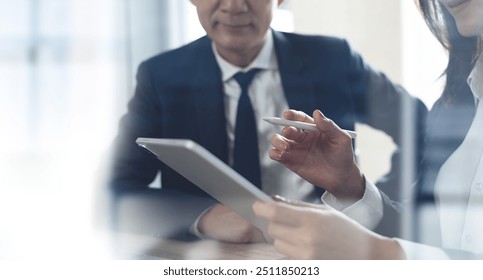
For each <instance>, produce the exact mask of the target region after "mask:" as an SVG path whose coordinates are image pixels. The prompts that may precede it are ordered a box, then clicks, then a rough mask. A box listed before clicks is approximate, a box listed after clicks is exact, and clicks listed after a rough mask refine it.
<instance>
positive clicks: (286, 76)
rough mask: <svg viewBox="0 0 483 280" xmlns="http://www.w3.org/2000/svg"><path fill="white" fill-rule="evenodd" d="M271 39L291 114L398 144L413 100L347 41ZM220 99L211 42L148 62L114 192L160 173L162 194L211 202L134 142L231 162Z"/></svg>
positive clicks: (126, 127)
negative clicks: (318, 115) (192, 144)
mask: <svg viewBox="0 0 483 280" xmlns="http://www.w3.org/2000/svg"><path fill="white" fill-rule="evenodd" d="M272 34H273V38H274V46H275V50H276V54H277V59H278V64H279V69H280V75H281V80H282V86H283V90H284V93H285V96H286V99H287V101H288V104H289V107H290V108H293V109H297V110H301V111H304V112H306V113H307V114H309V115H311V114H312V112H313V111H314V110H315V109H320V110H322V112H324V114H325V115H326V116H328V117H329V118H331V119H333V120H334V121H335V122H336V123H337V124H338V125H339V126H340V127H343V128H345V129H354V125H355V123H356V122H360V123H366V124H368V125H370V126H372V127H374V128H376V129H380V130H382V131H384V132H386V133H387V134H388V135H389V136H391V137H392V138H393V140H394V142H395V143H399V128H400V126H399V123H400V111H401V110H400V104H401V99H402V98H410V97H409V95H407V93H406V92H405V91H404V90H403V89H402V88H401V87H399V86H397V85H395V84H393V83H391V82H390V81H389V80H388V79H387V78H386V77H385V76H384V75H383V74H381V73H379V72H376V71H374V70H373V69H371V68H370V67H369V66H368V65H367V64H365V63H364V61H363V60H362V58H361V57H360V56H359V55H358V54H357V53H355V52H354V51H352V50H351V49H350V47H349V45H348V44H347V42H346V41H345V40H341V39H338V38H332V37H323V36H307V35H298V34H292V33H281V32H276V31H273V32H272ZM223 95H224V94H223V85H222V81H221V72H220V68H219V67H218V65H217V62H216V59H215V56H214V54H213V51H212V47H211V40H210V39H209V38H208V37H202V38H200V39H198V40H196V41H194V42H192V43H190V44H188V45H185V46H183V47H181V48H178V49H175V50H172V51H168V52H165V53H162V54H160V55H158V56H155V57H153V58H151V59H149V60H147V61H145V62H143V63H142V64H141V65H140V67H139V70H138V74H137V87H136V92H135V95H134V97H133V98H132V100H131V101H130V102H129V106H128V112H127V114H126V115H125V116H123V118H122V119H121V121H120V126H119V134H118V136H117V137H116V139H115V152H114V156H113V165H112V173H111V177H110V186H111V188H112V190H114V191H115V192H116V193H124V192H132V191H135V190H145V189H146V186H147V185H148V184H149V183H150V182H151V181H152V180H153V179H154V177H155V175H156V174H157V172H158V171H161V173H162V190H161V191H159V192H158V193H162V192H163V191H171V192H176V193H179V195H181V194H189V195H196V196H206V194H205V193H204V192H203V191H201V190H200V189H199V188H197V187H196V186H193V185H192V184H191V183H189V182H188V181H187V180H185V179H184V178H182V177H181V176H179V175H178V174H177V173H175V172H174V171H173V170H171V169H169V168H167V167H166V166H164V165H163V164H162V163H161V162H159V161H158V160H157V159H155V158H154V157H153V156H151V155H150V154H149V153H147V152H146V151H145V150H143V149H141V148H139V147H138V146H137V145H136V144H135V140H136V138H137V137H158V138H188V139H192V140H194V141H196V142H198V143H200V144H201V145H202V146H204V147H205V148H207V149H208V150H209V151H210V152H212V153H213V154H214V155H216V156H217V157H218V158H220V159H222V160H223V161H225V162H227V159H228V156H227V151H228V146H227V145H228V144H227V135H226V126H225V114H224V103H223ZM417 104H418V105H417V107H418V112H421V114H424V113H425V110H426V109H425V107H424V106H423V105H422V104H421V103H420V102H417ZM267 141H269V140H268V139H267ZM389 177H390V176H389ZM386 179H387V178H386ZM386 181H390V180H386ZM393 187H394V186H393ZM193 212H196V211H193ZM198 214H199V212H198V213H195V215H194V217H195V216H196V215H198Z"/></svg>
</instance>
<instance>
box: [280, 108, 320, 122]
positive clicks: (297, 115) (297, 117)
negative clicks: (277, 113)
mask: <svg viewBox="0 0 483 280" xmlns="http://www.w3.org/2000/svg"><path fill="white" fill-rule="evenodd" d="M283 117H284V118H285V119H287V120H292V121H299V122H308V123H314V120H313V119H312V118H311V117H310V116H309V115H307V114H305V113H304V112H302V111H296V110H288V111H285V112H284V113H283Z"/></svg>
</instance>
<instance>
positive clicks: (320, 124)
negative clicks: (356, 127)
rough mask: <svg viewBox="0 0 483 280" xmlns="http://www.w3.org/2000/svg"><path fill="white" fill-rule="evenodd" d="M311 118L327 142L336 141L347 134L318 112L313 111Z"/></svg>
mask: <svg viewBox="0 0 483 280" xmlns="http://www.w3.org/2000/svg"><path fill="white" fill-rule="evenodd" d="M313 117H314V122H315V125H317V128H318V129H319V130H320V131H321V132H322V133H324V134H325V135H326V136H327V137H328V138H329V140H337V139H338V138H340V137H344V135H346V134H347V133H345V132H344V131H343V130H342V129H341V128H340V127H339V126H338V125H337V124H336V123H335V122H334V121H332V120H331V119H329V118H327V117H326V116H324V114H322V112H321V111H320V110H315V111H314V113H313Z"/></svg>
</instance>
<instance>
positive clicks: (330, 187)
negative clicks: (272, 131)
mask: <svg viewBox="0 0 483 280" xmlns="http://www.w3.org/2000/svg"><path fill="white" fill-rule="evenodd" d="M313 116H314V118H313V119H312V118H311V117H310V116H308V115H306V114H305V113H303V112H300V111H294V110H289V111H286V112H285V113H284V115H283V117H284V118H285V119H289V120H295V121H302V122H307V123H315V124H316V125H317V128H318V129H319V130H320V132H312V131H304V130H301V129H297V128H295V127H290V126H289V127H285V128H284V129H283V130H282V135H280V134H276V135H274V136H273V137H272V141H271V142H272V146H273V148H272V149H271V150H270V151H269V156H270V158H271V159H273V160H276V161H279V162H280V163H282V164H283V165H285V166H286V167H287V168H289V169H290V170H292V171H293V172H295V173H297V174H298V175H300V176H301V177H302V178H304V179H305V180H307V181H308V182H310V183H312V184H314V185H316V186H319V187H322V188H324V189H325V190H327V191H329V192H330V193H332V194H333V195H334V196H335V197H337V198H338V199H352V200H354V199H355V200H358V199H360V198H362V196H363V194H364V190H365V187H364V177H363V175H362V173H361V172H360V170H359V168H358V166H357V164H356V162H355V159H354V154H353V150H352V138H351V137H350V136H349V134H348V133H347V132H345V131H343V130H342V129H340V128H339V127H338V126H337V125H336V124H335V123H334V122H333V121H332V120H330V119H328V118H326V117H325V116H324V115H323V114H322V112H320V111H319V110H316V111H315V112H314V114H313Z"/></svg>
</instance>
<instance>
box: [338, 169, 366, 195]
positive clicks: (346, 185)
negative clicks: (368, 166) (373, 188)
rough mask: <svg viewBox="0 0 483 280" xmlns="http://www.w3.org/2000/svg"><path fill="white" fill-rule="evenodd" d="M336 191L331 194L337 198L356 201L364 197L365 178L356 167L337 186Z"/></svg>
mask: <svg viewBox="0 0 483 280" xmlns="http://www.w3.org/2000/svg"><path fill="white" fill-rule="evenodd" d="M337 190H339V191H337V192H332V194H333V195H334V196H335V197H336V198H337V199H339V200H350V201H358V200H360V199H362V197H364V192H365V190H366V179H365V177H364V175H363V174H362V173H361V172H360V171H359V169H358V168H356V170H355V171H353V172H351V175H349V176H348V177H347V180H346V181H344V182H343V183H342V185H341V186H340V187H338V188H337Z"/></svg>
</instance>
